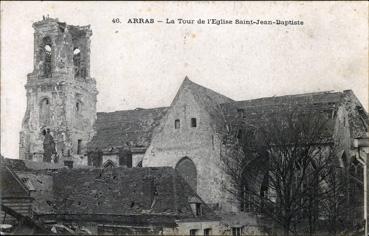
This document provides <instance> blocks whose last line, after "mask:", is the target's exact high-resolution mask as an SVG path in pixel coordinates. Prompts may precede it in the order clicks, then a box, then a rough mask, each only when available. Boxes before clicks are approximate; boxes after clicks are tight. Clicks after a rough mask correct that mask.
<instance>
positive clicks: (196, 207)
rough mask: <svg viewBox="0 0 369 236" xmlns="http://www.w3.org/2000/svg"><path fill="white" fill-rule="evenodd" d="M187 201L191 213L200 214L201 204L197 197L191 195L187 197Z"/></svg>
mask: <svg viewBox="0 0 369 236" xmlns="http://www.w3.org/2000/svg"><path fill="white" fill-rule="evenodd" d="M189 203H190V206H191V209H192V213H193V214H194V215H195V216H196V217H197V216H202V205H201V203H202V202H201V201H200V199H199V198H198V197H191V198H190V199H189Z"/></svg>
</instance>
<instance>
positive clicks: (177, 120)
mask: <svg viewBox="0 0 369 236" xmlns="http://www.w3.org/2000/svg"><path fill="white" fill-rule="evenodd" d="M180 127H181V123H180V121H179V119H176V120H175V121H174V128H175V129H179V128H180Z"/></svg>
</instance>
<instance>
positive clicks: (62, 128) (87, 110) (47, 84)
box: [19, 18, 97, 165]
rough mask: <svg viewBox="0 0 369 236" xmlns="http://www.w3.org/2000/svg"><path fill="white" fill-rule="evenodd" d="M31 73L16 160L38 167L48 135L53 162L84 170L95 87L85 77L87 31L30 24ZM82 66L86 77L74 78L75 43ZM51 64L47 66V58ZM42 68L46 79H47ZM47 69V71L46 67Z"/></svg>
mask: <svg viewBox="0 0 369 236" xmlns="http://www.w3.org/2000/svg"><path fill="white" fill-rule="evenodd" d="M33 27H34V29H35V33H34V69H33V72H32V73H30V74H28V77H27V84H26V86H25V87H26V90H27V109H26V112H25V116H24V119H23V122H22V131H21V132H20V145H19V151H20V158H22V159H30V160H35V161H40V160H42V159H43V158H42V157H43V154H44V146H43V142H44V135H42V132H43V131H44V130H47V129H49V130H50V135H51V136H52V137H53V139H54V142H55V149H56V153H57V154H56V155H55V157H54V158H53V160H52V161H53V162H57V161H58V162H63V161H64V160H74V161H75V162H76V163H77V164H86V165H87V157H85V155H84V154H86V144H87V143H88V142H89V141H90V140H91V138H92V137H93V135H94V128H93V126H94V123H95V120H96V95H97V90H96V82H95V80H94V79H93V78H91V77H90V74H89V58H90V50H89V47H90V39H89V37H90V36H91V35H92V32H91V30H90V28H89V26H68V25H66V24H65V23H62V22H59V21H58V19H52V18H44V19H43V20H42V21H39V22H36V23H34V24H33ZM77 41H78V45H79V47H80V48H81V51H80V53H81V55H83V58H84V59H83V60H84V61H85V62H86V63H85V64H84V65H83V66H84V67H86V73H85V76H84V77H83V78H82V77H80V76H79V77H76V76H75V73H74V69H75V68H74V66H75V65H74V62H73V51H74V48H75V46H76V42H77ZM46 52H47V53H48V54H50V55H49V56H50V60H49V61H45V60H46V59H45V55H46V54H45V53H46ZM45 63H49V64H50V73H45ZM48 66H49V65H48Z"/></svg>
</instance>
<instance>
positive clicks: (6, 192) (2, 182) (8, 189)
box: [0, 165, 30, 198]
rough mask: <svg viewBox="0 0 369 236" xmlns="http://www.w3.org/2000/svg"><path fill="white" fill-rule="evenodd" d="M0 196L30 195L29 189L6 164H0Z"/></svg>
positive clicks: (17, 196)
mask: <svg viewBox="0 0 369 236" xmlns="http://www.w3.org/2000/svg"><path fill="white" fill-rule="evenodd" d="M0 193H1V194H0V197H1V198H7V197H10V198H20V197H26V198H27V197H30V196H29V191H28V189H27V188H26V186H25V185H24V184H23V182H22V181H21V179H20V178H19V177H18V176H17V175H16V174H15V173H14V172H13V171H12V170H11V169H10V168H9V167H7V166H5V165H1V166H0Z"/></svg>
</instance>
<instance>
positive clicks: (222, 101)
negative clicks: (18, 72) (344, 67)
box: [19, 18, 368, 212]
mask: <svg viewBox="0 0 369 236" xmlns="http://www.w3.org/2000/svg"><path fill="white" fill-rule="evenodd" d="M33 27H34V29H35V33H34V70H33V72H32V73H30V74H29V75H28V77H27V84H26V86H25V87H26V90H27V110H26V113H25V116H24V119H23V123H22V131H21V133H20V146H19V150H20V152H19V153H20V159H24V160H33V161H44V162H59V163H65V164H66V165H69V166H73V165H74V166H76V165H84V166H91V167H98V168H100V167H107V166H113V167H119V166H121V167H126V168H133V167H172V168H173V169H175V170H176V171H177V172H178V173H179V174H180V175H181V176H182V177H183V178H184V180H185V181H186V182H187V183H188V184H189V185H190V186H191V188H192V189H193V190H194V191H195V192H196V193H197V194H198V195H199V196H200V197H201V199H202V200H203V201H204V202H205V203H206V204H207V205H208V206H210V207H211V208H212V209H215V210H220V211H224V212H234V211H239V206H238V204H237V203H236V202H235V200H234V199H232V197H231V196H230V195H229V193H228V192H227V191H226V190H225V186H226V185H227V181H228V178H227V176H226V174H225V172H224V171H223V170H222V163H221V153H222V151H223V149H224V148H226V147H225V146H224V143H223V139H224V137H225V136H226V135H229V134H230V133H231V132H234V130H231V126H232V124H231V123H230V122H231V121H232V122H233V121H234V120H239V121H241V120H250V119H252V120H258V119H260V118H261V117H262V115H263V114H264V113H265V112H270V111H278V109H279V108H280V107H282V106H286V105H288V104H294V105H297V106H304V107H310V108H314V109H318V110H321V111H323V112H325V113H327V114H328V113H329V114H330V119H331V124H332V125H331V126H330V129H331V132H330V133H331V137H332V140H333V141H332V142H334V143H335V146H336V148H335V152H336V156H337V159H344V160H345V163H348V164H347V165H350V160H352V159H353V157H355V155H357V149H356V148H355V147H354V144H353V143H354V140H358V139H363V138H367V137H368V113H367V112H366V111H365V109H364V107H363V106H362V105H361V103H360V102H359V100H358V99H357V98H356V96H355V95H354V93H353V92H352V91H351V90H345V91H342V92H317V93H308V94H298V95H288V96H280V97H268V98H260V99H254V100H246V101H234V100H233V99H232V98H229V97H226V96H224V95H222V94H220V93H218V92H215V91H213V90H211V89H209V88H206V87H203V86H201V85H199V84H196V83H195V82H193V81H191V80H190V79H189V78H188V77H185V75H184V77H185V78H184V80H183V82H182V84H181V85H180V87H179V90H178V92H177V94H176V96H175V97H174V99H173V101H172V102H171V104H170V106H169V107H160V108H150V109H142V108H137V109H134V110H122V111H114V112H96V102H97V94H98V92H97V89H96V81H95V79H94V78H93V77H91V75H90V36H91V35H92V31H91V29H90V27H89V26H72V25H67V24H65V23H61V22H59V21H58V20H57V19H51V18H46V19H44V20H42V21H39V22H36V23H34V24H33ZM245 93H247V89H246V88H245ZM232 127H233V126H232ZM233 129H234V128H233ZM236 131H237V130H236ZM236 133H237V132H236ZM240 135H241V134H236V136H240Z"/></svg>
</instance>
